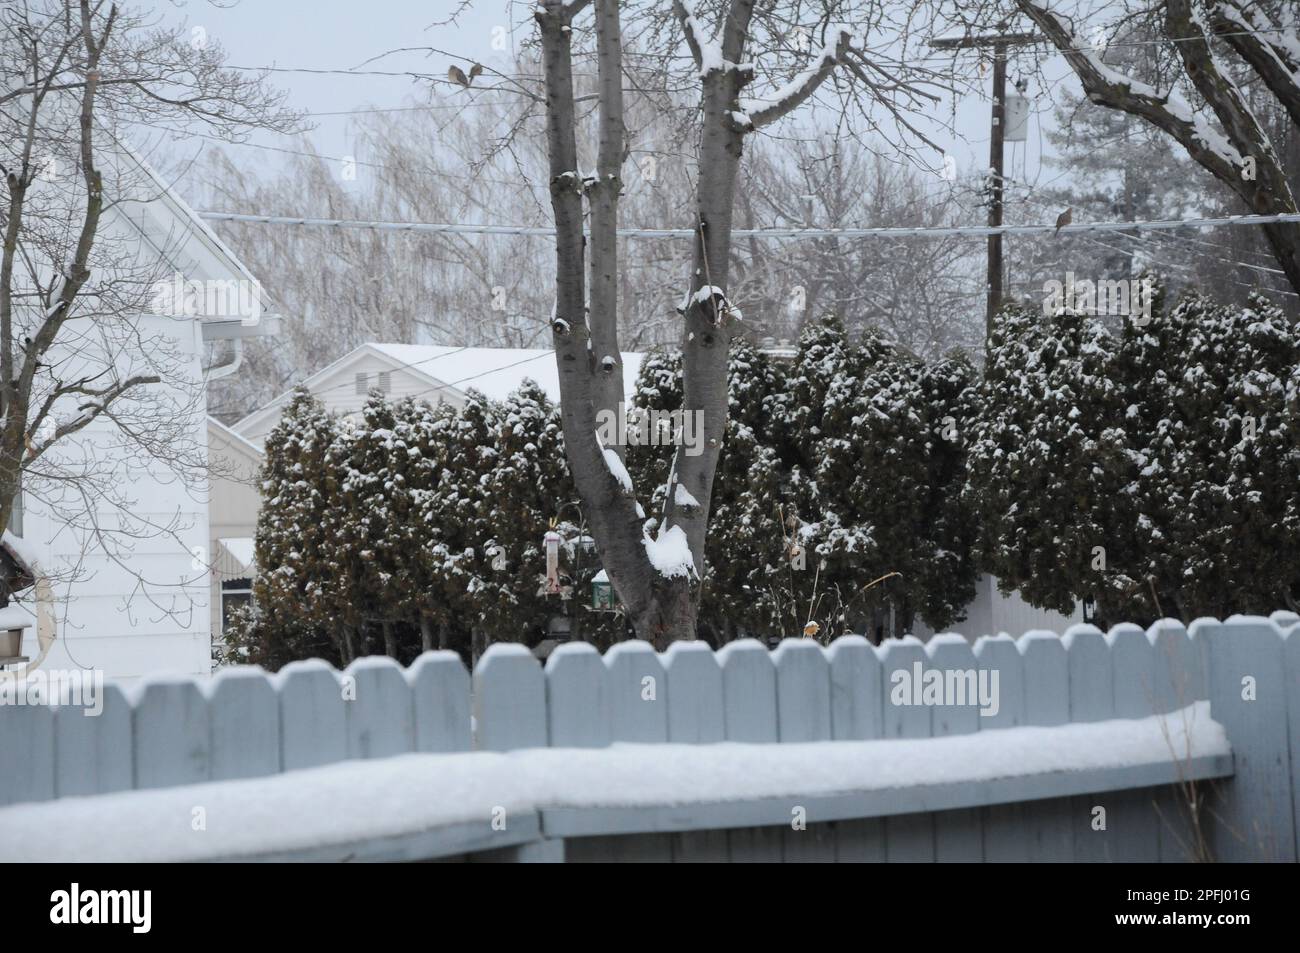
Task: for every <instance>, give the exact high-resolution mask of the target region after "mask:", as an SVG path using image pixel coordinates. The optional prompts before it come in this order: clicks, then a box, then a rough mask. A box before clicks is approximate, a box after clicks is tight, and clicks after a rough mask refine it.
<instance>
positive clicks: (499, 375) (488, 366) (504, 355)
mask: <svg viewBox="0 0 1300 953" xmlns="http://www.w3.org/2000/svg"><path fill="white" fill-rule="evenodd" d="M373 347H374V348H375V349H376V350H378V351H380V352H382V353H383V354H386V355H388V356H389V357H391V358H393V359H394V360H396V361H398V362H399V363H401V364H403V365H405V366H407V367H409V368H410V369H411V370H412V371H414V372H416V373H421V374H425V375H426V376H428V377H430V378H431V379H434V380H437V381H439V382H441V383H444V384H448V385H451V386H450V387H449V389H454V390H456V391H460V392H462V393H463V392H464V391H466V390H469V389H470V388H474V389H475V390H478V391H482V392H483V393H484V394H486V395H487V396H488V397H491V398H492V399H493V400H504V399H505V398H506V397H507V396H509V394H510V393H511V391H514V390H517V389H518V388H519V385H520V384H522V383H523V382H524V378H526V377H527V378H531V379H532V380H534V381H536V382H537V384H538V386H540V387H541V388H542V390H544V391H545V392H546V396H547V397H549V398H550V399H551V400H552V401H555V402H556V403H558V402H559V400H560V372H559V370H558V369H557V368H556V364H555V352H554V351H553V350H551V349H550V348H521V347H470V348H462V347H448V346H445V345H437V344H375V345H373ZM641 357H642V355H641V354H640V353H638V352H624V354H623V399H624V400H626V401H627V402H628V403H631V402H632V392H633V390H634V388H635V384H636V377H637V374H638V373H640V371H641Z"/></svg>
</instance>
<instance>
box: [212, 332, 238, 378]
mask: <svg viewBox="0 0 1300 953" xmlns="http://www.w3.org/2000/svg"><path fill="white" fill-rule="evenodd" d="M230 343H231V344H233V345H234V348H235V357H234V360H232V361H230V363H228V364H212V365H209V366H208V367H205V368H204V369H203V378H204V382H205V383H207V384H211V383H212V382H213V381H219V380H221V378H223V377H229V376H230V375H231V374H233V373H235V371H237V370H239V365H240V364H242V363H243V362H244V339H243V338H232V339H231V342H230Z"/></svg>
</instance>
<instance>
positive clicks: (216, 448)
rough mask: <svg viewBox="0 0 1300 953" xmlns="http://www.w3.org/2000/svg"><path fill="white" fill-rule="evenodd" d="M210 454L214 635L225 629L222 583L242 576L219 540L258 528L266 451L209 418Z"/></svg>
mask: <svg viewBox="0 0 1300 953" xmlns="http://www.w3.org/2000/svg"><path fill="white" fill-rule="evenodd" d="M208 455H209V460H210V462H211V465H212V474H211V479H210V481H209V485H210V487H211V494H210V500H209V505H208V524H209V532H210V533H211V536H210V538H209V552H211V553H212V554H213V558H212V586H211V590H210V599H211V612H210V615H211V626H212V634H213V636H218V635H219V634H220V632H221V583H222V582H224V581H225V580H228V579H236V578H240V574H239V573H238V572H236V571H235V569H234V567H232V566H227V565H225V562H226V561H223V560H222V559H221V558H220V556H219V547H218V545H217V540H219V539H231V538H240V537H247V538H252V537H253V536H254V534H255V533H256V531H257V511H258V509H259V507H260V506H261V503H262V497H261V493H260V492H259V491H258V486H257V470H258V467H260V466H261V464H262V454H261V453H259V452H258V451H257V450H256V449H255V448H254V447H251V446H249V445H248V444H247V443H245V442H244V441H243V440H241V439H240V438H239V437H238V436H236V435H234V434H231V433H230V432H229V431H228V430H226V429H225V428H224V427H222V426H221V425H220V424H218V423H216V422H214V421H208Z"/></svg>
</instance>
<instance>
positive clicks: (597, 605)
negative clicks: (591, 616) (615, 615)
mask: <svg viewBox="0 0 1300 953" xmlns="http://www.w3.org/2000/svg"><path fill="white" fill-rule="evenodd" d="M615 599H616V597H615V595H614V586H613V584H612V583H611V582H610V581H609V574H608V573H606V572H605V570H603V569H602V570H601V571H600V572H598V573H596V575H595V576H593V577H592V579H591V610H592V611H593V612H613V611H614V610H615V609H616V608H617V607H616V606H615V604H614V603H615Z"/></svg>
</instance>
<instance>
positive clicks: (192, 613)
mask: <svg viewBox="0 0 1300 953" xmlns="http://www.w3.org/2000/svg"><path fill="white" fill-rule="evenodd" d="M140 329H141V334H142V336H146V335H149V334H155V333H159V332H162V333H167V334H168V335H170V336H172V337H173V338H174V339H175V340H176V342H177V346H178V349H179V350H180V351H181V353H182V354H183V355H184V356H185V358H186V366H187V371H186V372H187V374H189V375H190V376H191V377H192V380H193V381H194V382H195V386H197V382H198V380H199V376H200V373H201V371H200V354H201V348H200V341H199V328H198V324H197V323H196V322H193V321H177V320H175V319H171V318H164V317H158V316H146V317H143V318H141V319H140ZM53 353H57V345H56V350H55V352H53ZM56 359H57V358H56ZM182 423H183V424H184V425H185V427H186V429H187V430H188V431H189V432H190V433H191V434H192V436H193V438H194V440H195V441H196V443H195V446H196V447H197V448H198V449H199V451H200V452H204V448H206V446H207V437H206V416H205V415H204V414H202V413H201V412H200V411H197V410H196V412H195V413H194V414H193V419H192V420H183V421H182ZM190 428H192V429H190ZM118 439H119V438H117V437H116V436H115V434H114V425H113V424H111V423H109V422H105V423H102V424H101V423H98V422H97V423H96V424H93V425H91V426H90V427H87V428H86V429H85V430H83V431H81V432H80V434H78V435H77V439H76V440H70V441H68V442H67V443H63V442H61V443H60V444H59V445H58V446H57V447H56V449H58V450H59V452H60V453H62V454H66V457H65V458H66V459H71V460H76V459H86V458H90V459H93V460H95V466H96V468H97V469H98V470H99V471H100V472H110V473H113V474H115V475H119V476H120V480H119V483H118V485H119V487H120V493H121V495H122V496H123V497H124V498H125V500H126V504H127V510H128V512H129V514H130V516H131V517H132V518H136V519H140V518H149V517H152V518H154V519H155V521H156V522H158V523H165V524H168V525H174V526H175V527H176V532H175V533H174V534H165V533H154V534H151V535H145V536H143V537H139V538H131V537H128V536H125V535H123V534H121V533H118V532H113V531H112V530H114V529H116V528H117V527H118V526H119V525H120V524H119V523H118V520H119V514H118V512H117V510H116V509H115V508H114V507H113V506H111V505H109V504H107V503H106V502H105V503H104V504H102V505H100V506H98V507H97V513H96V516H97V520H98V522H99V524H100V526H101V527H103V528H105V529H108V530H109V532H108V533H107V537H108V543H107V545H105V544H101V543H99V542H97V541H96V540H95V539H93V538H90V537H89V536H88V535H87V534H85V533H79V532H77V531H76V530H75V529H74V528H72V527H70V526H68V525H66V524H65V523H64V522H63V521H62V520H60V519H59V518H58V516H57V513H52V512H51V510H50V508H49V507H47V506H45V505H43V504H42V503H41V502H40V501H39V500H37V499H34V498H33V496H32V495H28V496H27V497H26V504H27V512H26V514H25V516H24V534H23V535H24V539H25V540H26V542H27V543H28V547H29V548H31V549H32V550H34V551H35V553H36V555H37V559H38V562H39V567H40V568H41V569H43V570H45V571H46V572H47V573H49V574H50V576H51V578H53V579H55V582H54V585H53V586H52V587H51V588H52V590H53V592H52V597H53V598H52V601H51V600H47V601H46V604H45V606H44V609H43V612H44V613H45V614H46V615H48V616H50V617H52V622H53V626H52V627H53V629H54V634H55V636H56V638H55V640H54V643H53V645H52V647H51V648H50V651H49V655H48V656H47V658H46V660H45V662H44V663H43V664H42V668H45V669H55V668H74V667H75V668H97V669H101V670H103V671H104V673H105V675H106V676H107V677H109V678H116V679H133V678H138V677H139V676H141V675H146V674H150V673H154V672H169V673H178V674H179V673H183V674H190V675H206V674H208V672H209V671H210V668H211V664H210V659H211V654H210V644H209V643H210V625H209V615H208V602H209V596H208V576H207V571H206V566H205V565H204V562H205V560H206V558H207V553H208V546H209V542H208V540H209V535H208V507H207V500H206V499H205V498H204V495H203V494H202V493H195V492H192V491H191V490H190V489H187V487H186V486H185V484H184V483H183V482H182V481H180V480H178V479H176V478H175V476H174V475H170V474H168V473H167V472H166V471H165V468H164V467H162V466H161V465H160V464H157V463H151V462H148V461H143V460H140V459H132V458H130V457H129V456H128V455H126V454H124V452H123V451H122V450H121V449H120V448H119V447H118V446H117V443H118ZM50 452H51V453H53V452H55V451H54V450H51V451H50ZM196 551H197V553H199V554H200V555H201V556H202V557H203V560H199V559H197V558H196V556H195V552H196ZM74 567H79V568H77V571H76V578H72V579H69V578H68V577H69V576H71V575H72V574H73V571H74ZM60 577H62V578H60ZM142 579H143V580H145V581H146V582H147V584H145V585H143V587H142V583H141V580H142ZM30 593H31V590H29V591H28V593H27V594H25V597H30ZM23 652H24V654H26V655H29V656H31V657H32V658H33V659H35V658H37V657H38V656H39V654H40V647H39V644H38V636H37V632H36V631H33V630H31V629H29V630H27V633H26V638H25V640H24V645H23Z"/></svg>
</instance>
